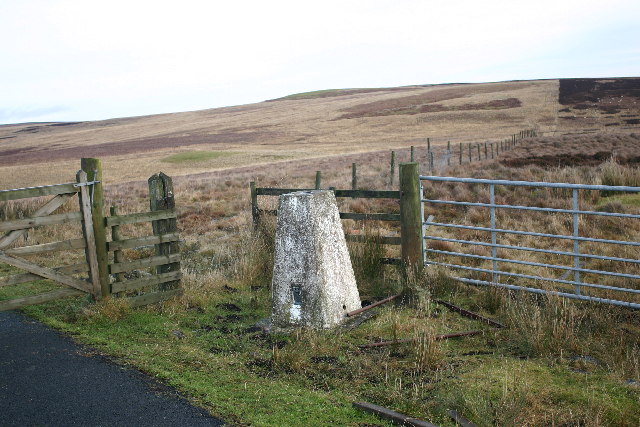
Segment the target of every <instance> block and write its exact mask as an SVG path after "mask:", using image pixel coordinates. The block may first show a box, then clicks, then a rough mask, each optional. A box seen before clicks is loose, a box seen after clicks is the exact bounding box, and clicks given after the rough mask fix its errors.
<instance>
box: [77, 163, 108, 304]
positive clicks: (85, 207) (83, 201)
mask: <svg viewBox="0 0 640 427" xmlns="http://www.w3.org/2000/svg"><path fill="white" fill-rule="evenodd" d="M76 181H77V183H78V185H79V186H80V194H78V201H79V202H80V211H81V212H82V234H83V235H84V241H85V243H86V247H85V249H84V254H85V257H86V258H87V264H89V280H90V281H91V295H93V296H94V298H96V299H99V298H101V297H102V285H101V283H100V270H99V269H98V254H97V253H96V239H95V237H94V236H93V219H92V215H91V196H90V195H89V194H90V190H89V189H88V188H87V187H88V186H87V173H86V172H85V171H83V170H80V171H78V173H77V174H76Z"/></svg>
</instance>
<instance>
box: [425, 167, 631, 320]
mask: <svg viewBox="0 0 640 427" xmlns="http://www.w3.org/2000/svg"><path fill="white" fill-rule="evenodd" d="M423 181H431V182H456V183H465V184H482V185H487V186H489V199H490V200H489V203H479V202H464V201H454V200H435V199H425V198H424V196H422V197H423V198H422V203H423V212H424V204H425V203H430V204H434V205H453V206H466V207H482V208H488V209H489V219H490V227H478V226H472V225H464V224H450V223H443V222H435V221H430V220H427V221H423V236H424V237H423V239H424V241H423V254H424V263H425V265H440V266H444V267H449V268H454V269H458V270H463V271H468V272H477V273H485V274H491V281H487V280H477V279H471V278H464V277H456V278H455V279H457V280H460V281H462V282H466V283H471V284H477V285H492V286H498V287H503V288H508V289H514V290H525V291H528V292H533V293H551V294H555V295H559V296H563V297H567V298H574V299H580V300H588V301H597V302H603V303H608V304H614V305H621V306H626V307H632V308H640V303H637V302H633V301H624V300H621V299H610V298H603V297H598V296H593V295H584V290H583V288H592V289H601V290H607V291H614V292H621V293H626V294H632V295H633V294H636V295H638V294H640V282H635V287H636V288H635V289H634V288H629V287H624V286H610V285H604V284H599V283H589V282H585V281H583V280H582V278H581V274H582V273H584V274H593V275H597V276H602V277H617V278H622V279H628V280H633V281H638V280H639V279H640V275H637V274H628V273H620V272H616V271H605V270H599V269H590V268H584V265H583V264H581V259H596V260H605V261H612V262H621V263H630V264H636V265H638V264H640V259H638V257H637V258H625V257H613V256H605V255H599V254H589V253H580V243H581V242H594V243H601V244H611V245H621V246H633V247H640V242H638V241H633V240H613V239H601V238H592V237H585V236H580V234H579V220H580V215H593V216H603V217H605V216H606V217H616V218H626V219H640V215H634V214H624V213H615V212H598V211H589V210H581V209H580V207H579V197H578V195H579V191H580V190H594V191H607V192H633V193H640V187H627V186H609V185H581V184H563V183H548V182H529V181H508V180H493V179H473V178H454V177H440V176H420V190H421V194H424V192H423V187H422V183H423ZM496 186H507V187H531V188H535V187H538V188H560V189H568V190H571V193H572V209H557V208H543V207H535V206H518V205H506V204H496V202H495V188H496ZM497 209H511V210H520V211H537V212H546V213H562V214H570V215H572V226H573V227H572V228H573V233H572V235H561V234H551V233H542V232H533V231H524V230H512V229H505V228H498V227H497V225H496V210H497ZM423 218H424V215H423ZM429 226H432V227H444V228H447V229H453V230H475V231H483V232H488V233H491V242H490V243H489V242H482V241H476V240H463V239H455V238H449V237H438V236H428V235H427V233H426V229H427V227H429ZM498 234H512V235H523V236H534V237H544V238H551V239H558V240H559V241H567V240H569V241H572V242H573V251H562V250H552V249H542V248H535V247H528V246H514V245H508V244H498V243H497V237H498ZM426 240H434V241H441V242H448V243H458V244H461V245H474V246H483V247H490V248H491V256H484V255H477V254H471V253H463V252H455V251H448V250H440V249H428V248H427V245H426ZM498 249H507V250H516V251H526V252H533V253H543V254H552V255H561V256H568V257H571V258H572V259H573V265H572V266H566V265H556V264H549V263H542V262H534V261H525V260H518V259H510V258H501V257H498V254H497V250H498ZM638 253H640V250H639V251H638ZM428 254H439V255H443V256H454V257H462V258H467V259H475V260H482V261H491V263H492V268H491V269H488V268H480V267H472V266H468V265H462V264H453V263H449V262H440V261H435V260H430V259H429V258H428V256H427V255H428ZM498 262H506V263H510V264H518V265H526V266H532V267H543V268H549V269H558V270H564V271H565V272H566V273H567V274H570V273H573V280H569V279H567V278H566V275H565V276H563V277H561V278H559V279H558V278H552V277H543V276H539V275H535V274H524V273H515V272H510V271H501V270H500V269H499V268H498ZM499 277H516V278H520V279H529V280H534V281H545V282H553V283H559V284H562V285H573V286H574V291H573V292H562V291H549V290H546V289H541V288H537V287H530V286H517V285H512V284H506V283H500V282H499V281H498V278H499Z"/></svg>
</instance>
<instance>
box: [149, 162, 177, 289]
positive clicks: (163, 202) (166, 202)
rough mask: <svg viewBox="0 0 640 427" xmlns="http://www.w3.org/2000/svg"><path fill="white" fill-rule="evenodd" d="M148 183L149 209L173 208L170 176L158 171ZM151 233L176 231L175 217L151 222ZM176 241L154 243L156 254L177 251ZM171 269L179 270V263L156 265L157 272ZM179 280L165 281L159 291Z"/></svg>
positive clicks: (165, 254)
mask: <svg viewBox="0 0 640 427" xmlns="http://www.w3.org/2000/svg"><path fill="white" fill-rule="evenodd" d="M148 184H149V205H150V208H151V211H152V212H154V211H161V210H166V209H175V207H176V202H175V199H174V197H173V181H172V180H171V178H170V177H168V176H167V175H165V174H164V173H162V172H160V173H157V174H155V175H152V176H151V177H150V178H149V181H148ZM152 226H153V234H154V235H156V236H162V235H163V234H167V233H176V232H177V231H178V225H177V223H176V219H175V218H170V219H161V220H156V221H153V222H152ZM179 250H180V248H179V245H178V242H168V243H159V244H157V245H156V255H158V256H160V255H164V256H167V255H171V254H177V253H179ZM171 271H180V263H179V262H174V263H171V264H165V265H160V266H158V267H156V272H157V274H162V273H169V272H171ZM178 283H179V281H172V282H167V283H163V284H161V285H159V287H160V290H161V291H166V290H169V289H173V288H175V287H176V285H177V284H178Z"/></svg>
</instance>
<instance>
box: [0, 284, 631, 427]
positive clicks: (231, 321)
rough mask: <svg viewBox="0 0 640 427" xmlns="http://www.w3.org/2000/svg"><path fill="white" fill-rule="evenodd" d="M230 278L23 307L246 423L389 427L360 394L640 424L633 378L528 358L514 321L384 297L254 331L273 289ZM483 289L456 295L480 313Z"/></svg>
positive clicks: (481, 416)
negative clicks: (306, 327) (226, 284)
mask: <svg viewBox="0 0 640 427" xmlns="http://www.w3.org/2000/svg"><path fill="white" fill-rule="evenodd" d="M234 287H236V288H237V289H238V291H237V292H229V291H224V290H222V289H220V292H218V293H216V294H215V295H213V296H212V297H211V298H209V299H207V300H206V301H203V302H201V303H199V304H193V305H191V304H186V306H185V302H184V301H181V302H180V303H178V302H170V303H165V304H164V305H158V306H153V307H148V308H139V309H135V310H131V309H129V308H128V307H125V306H124V305H123V304H121V303H119V302H117V301H111V302H107V303H101V304H97V305H96V304H90V303H89V302H88V301H87V299H86V298H73V299H67V300H61V301H56V302H52V303H47V304H42V305H39V306H33V307H28V308H26V309H25V311H26V313H27V314H29V315H30V316H33V317H35V318H37V319H39V320H41V321H43V322H44V323H46V324H49V325H51V326H53V327H55V328H57V329H60V330H62V331H65V332H66V333H69V334H70V335H72V336H73V337H74V339H75V340H77V341H78V342H81V343H84V344H87V345H90V346H92V347H94V348H96V349H98V350H99V351H101V352H103V353H105V354H107V355H110V356H112V357H114V358H115V359H116V360H118V361H119V362H121V363H126V364H130V365H132V366H135V367H137V368H139V369H141V370H143V371H145V372H147V373H148V374H150V375H152V376H154V377H156V378H158V379H160V380H162V381H164V382H165V383H167V384H169V385H171V386H173V387H175V388H176V389H178V390H180V391H181V392H183V393H184V394H185V395H187V396H188V397H189V398H190V399H191V400H192V401H193V402H194V403H195V404H198V405H200V406H202V407H204V408H206V409H207V410H209V411H210V412H211V413H212V414H214V415H217V416H221V417H223V418H224V419H225V420H227V421H229V422H233V423H237V424H239V425H255V426H299V425H309V426H329V425H345V426H363V425H387V424H386V423H384V422H383V421H380V420H379V419H377V418H376V417H374V416H372V415H369V414H365V413H363V412H360V411H358V410H355V409H353V408H352V407H351V404H352V402H354V401H360V400H364V401H368V402H371V403H375V404H378V405H382V406H386V407H389V408H392V409H394V410H396V411H399V412H402V413H406V414H408V415H411V416H414V417H418V418H422V419H426V420H429V421H431V422H433V423H436V424H438V425H442V426H446V425H454V424H453V422H452V421H451V420H450V419H449V418H448V416H447V415H446V410H447V409H456V410H457V411H458V412H460V413H461V414H463V415H464V416H465V417H467V418H469V419H471V420H472V421H473V422H475V423H477V425H522V424H528V425H552V424H562V425H637V424H638V423H639V422H640V411H638V409H639V408H640V406H639V403H638V402H639V401H640V389H639V388H638V387H637V386H634V385H628V384H625V383H624V381H622V380H621V379H620V377H619V376H617V375H615V374H613V373H612V372H610V371H609V370H608V369H607V365H606V364H605V363H602V364H598V365H594V366H591V367H587V368H586V369H585V367H584V366H578V365H576V363H575V362H572V361H571V360H572V359H571V356H572V354H574V353H567V354H565V355H562V352H560V356H559V357H558V355H552V356H547V357H543V356H540V357H529V356H525V355H524V354H526V352H525V353H523V352H522V351H521V350H520V349H519V344H518V342H517V340H514V339H513V336H514V335H516V334H517V335H521V333H520V332H518V330H517V328H513V329H511V328H510V329H508V330H496V329H492V328H490V327H488V326H485V325H483V324H480V323H478V322H477V321H475V320H471V319H467V318H464V317H461V316H459V315H458V314H457V313H453V312H450V311H448V310H446V309H444V308H443V307H440V306H437V305H434V304H433V303H429V304H428V305H427V306H426V308H425V309H423V310H421V311H418V312H416V311H415V310H414V309H411V308H406V307H405V308H402V307H394V306H393V305H388V306H386V307H384V308H383V309H382V310H381V311H380V313H379V314H378V316H377V317H375V318H374V319H372V320H370V321H368V322H366V323H364V324H362V325H361V326H360V327H358V328H356V329H354V330H351V331H340V330H339V331H326V332H312V331H298V332H297V333H295V334H292V335H281V334H273V335H263V334H262V333H260V332H258V331H256V330H255V329H254V328H252V327H253V326H254V325H255V323H256V322H257V321H258V320H260V319H262V318H265V317H267V315H268V313H269V293H268V289H267V288H262V289H260V290H257V291H256V290H253V291H252V290H250V289H249V287H248V286H242V285H237V284H235V285H234ZM1 291H3V292H4V291H6V289H2V290H1ZM476 297H477V295H476V294H474V293H472V294H464V293H459V292H456V293H453V294H449V295H448V299H450V300H453V301H455V302H456V303H458V304H461V305H465V306H467V307H470V308H474V309H476V310H478V309H479V308H478V307H477V306H475V305H474V304H475V303H477V302H478V301H481V300H477V299H476ZM480 310H481V309H480ZM482 312H483V313H484V314H485V315H490V314H488V313H486V312H484V311H482ZM498 317H499V316H498ZM502 320H503V321H504V319H502ZM507 320H508V319H507ZM471 329H482V330H484V335H481V336H475V337H468V338H463V339H458V340H450V341H443V342H431V343H429V342H428V341H427V342H426V343H423V344H422V345H419V344H406V345H401V346H392V347H384V348H380V349H373V350H361V349H359V348H358V345H359V344H363V343H366V342H371V341H375V340H379V339H393V338H412V337H416V336H418V337H419V336H426V335H424V334H427V335H428V334H429V333H445V332H452V331H462V330H471ZM416 331H423V334H422V335H421V333H420V332H419V333H418V334H417V335H416ZM523 339H524V338H523ZM592 354H593V353H592ZM596 356H597V357H598V358H600V357H601V355H600V354H596ZM593 420H596V421H598V422H593Z"/></svg>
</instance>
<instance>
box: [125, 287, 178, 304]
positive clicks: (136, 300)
mask: <svg viewBox="0 0 640 427" xmlns="http://www.w3.org/2000/svg"><path fill="white" fill-rule="evenodd" d="M178 295H182V289H170V290H168V291H162V292H151V293H148V294H144V295H140V296H137V297H131V298H127V300H128V302H129V305H130V306H131V307H140V306H143V305H148V304H155V303H157V302H160V301H165V300H168V299H170V298H173V297H175V296H178Z"/></svg>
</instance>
